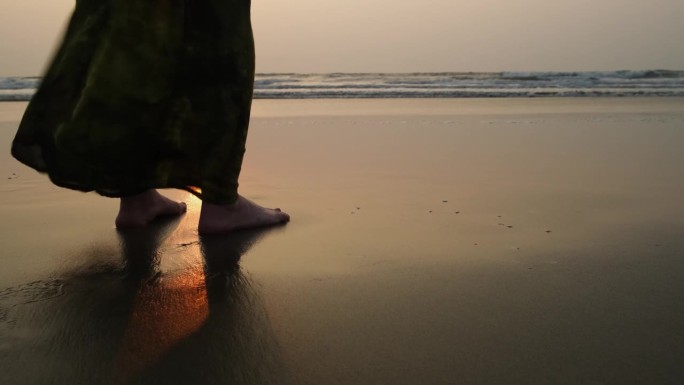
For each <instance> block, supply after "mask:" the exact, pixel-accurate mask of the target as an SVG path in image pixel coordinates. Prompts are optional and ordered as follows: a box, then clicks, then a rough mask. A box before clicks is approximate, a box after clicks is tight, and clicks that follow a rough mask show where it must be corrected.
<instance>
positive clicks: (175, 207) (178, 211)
mask: <svg viewBox="0 0 684 385" xmlns="http://www.w3.org/2000/svg"><path fill="white" fill-rule="evenodd" d="M120 202H121V203H120V205H119V215H117V216H116V220H115V221H114V223H115V224H116V227H117V228H119V229H122V228H130V227H141V226H145V225H147V224H149V223H150V222H152V221H153V220H155V219H156V218H158V217H162V216H177V215H182V214H183V213H185V211H186V206H185V203H184V202H175V201H172V200H171V199H169V198H167V197H165V196H163V195H161V194H160V193H158V192H157V190H147V191H145V192H143V193H141V194H138V195H134V196H131V197H123V198H121V201H120Z"/></svg>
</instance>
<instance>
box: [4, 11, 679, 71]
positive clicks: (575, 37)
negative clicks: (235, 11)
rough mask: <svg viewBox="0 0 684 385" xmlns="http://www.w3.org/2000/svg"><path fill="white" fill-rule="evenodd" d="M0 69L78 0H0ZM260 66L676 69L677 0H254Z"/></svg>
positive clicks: (38, 61)
mask: <svg viewBox="0 0 684 385" xmlns="http://www.w3.org/2000/svg"><path fill="white" fill-rule="evenodd" d="M2 1H3V3H4V4H3V5H2V13H0V36H1V37H0V76H23V75H39V74H40V73H41V72H42V68H44V66H45V62H46V60H47V59H48V58H49V56H50V53H51V51H52V50H53V47H54V44H55V42H56V40H57V39H58V37H59V35H60V33H61V30H62V29H63V26H64V23H65V22H66V20H67V18H68V15H69V13H70V11H71V8H72V7H73V4H74V0H21V1H11V0H2ZM252 20H253V24H254V30H255V37H256V41H257V71H258V72H423V71H503V70H511V71H528V70H530V71H534V70H536V71H539V70H548V71H582V70H617V69H656V68H662V69H684V45H683V44H682V43H681V38H682V37H683V36H684V22H682V20H684V1H682V0H650V1H643V0H591V1H590V0H551V1H550V0H420V1H416V0H411V1H409V0H288V1H284V0H253V2H252Z"/></svg>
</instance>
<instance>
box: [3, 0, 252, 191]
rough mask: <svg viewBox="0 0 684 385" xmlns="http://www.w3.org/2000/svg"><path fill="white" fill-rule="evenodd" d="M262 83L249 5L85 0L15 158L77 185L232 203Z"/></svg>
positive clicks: (32, 108)
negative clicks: (174, 191)
mask: <svg viewBox="0 0 684 385" xmlns="http://www.w3.org/2000/svg"><path fill="white" fill-rule="evenodd" d="M253 85H254V41H253V38H252V29H251V24H250V0H144V1H138V0H77V3H76V8H75V11H74V14H73V16H72V18H71V21H70V23H69V26H68V29H67V31H66V35H65V37H64V40H63V42H62V44H61V46H60V48H59V50H58V51H57V54H56V56H55V58H54V59H53V61H52V63H51V65H50V67H49V69H48V71H47V73H46V75H45V77H44V79H43V81H42V83H41V86H40V87H39V89H38V91H37V92H36V94H35V95H34V97H33V99H32V100H31V102H30V103H29V106H28V108H27V110H26V112H25V114H24V118H23V119H22V122H21V124H20V126H19V130H18V132H17V135H16V137H15V139H14V142H13V144H12V154H13V155H14V156H15V157H16V158H17V159H18V160H19V161H21V162H23V163H25V164H27V165H28V166H30V167H33V168H34V169H36V170H38V171H41V172H46V173H47V174H48V175H49V176H50V179H51V180H52V182H53V183H55V184H57V185H59V186H62V187H67V188H71V189H75V190H80V191H97V192H98V193H99V194H101V195H105V196H111V197H121V196H130V195H135V194H138V193H141V192H143V191H145V190H148V189H152V188H179V189H185V190H187V191H190V192H192V193H193V194H195V195H197V196H199V197H200V198H202V199H203V200H205V201H207V202H210V203H216V204H224V203H231V202H234V201H235V199H237V180H238V176H239V173H240V167H241V164H242V157H243V154H244V151H245V140H246V137H247V127H248V124H249V113H250V107H251V102H252V91H253Z"/></svg>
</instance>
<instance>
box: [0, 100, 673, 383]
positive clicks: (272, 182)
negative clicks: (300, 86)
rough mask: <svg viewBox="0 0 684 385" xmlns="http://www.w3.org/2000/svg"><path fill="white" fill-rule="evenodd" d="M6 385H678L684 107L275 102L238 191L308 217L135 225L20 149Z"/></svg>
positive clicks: (8, 279) (1, 123)
mask: <svg viewBox="0 0 684 385" xmlns="http://www.w3.org/2000/svg"><path fill="white" fill-rule="evenodd" d="M25 107H26V103H25V102H6V103H0V148H3V149H4V151H2V152H0V196H1V197H2V199H0V217H1V218H2V221H0V259H1V261H2V267H1V268H0V383H1V384H5V385H14V384H109V383H111V384H312V385H314V384H316V385H318V384H326V385H334V384H345V385H346V384H393V385H400V384H616V385H617V384H620V385H624V384H677V383H680V382H681V380H682V378H684V365H682V361H683V359H684V279H682V277H684V199H683V197H684V151H683V150H682V145H683V144H684V99H682V98H676V97H672V98H659V97H650V98H637V97H634V98H589V97H587V98H510V99H497V98H490V99H391V100H390V99H373V100H361V99H350V100H344V99H336V100H326V99H314V100H264V99H260V100H255V101H254V105H253V111H252V123H251V126H250V134H249V139H248V144H247V155H246V158H245V163H244V165H243V171H242V177H241V181H240V184H241V187H240V192H241V194H243V195H245V196H246V197H248V198H250V199H254V200H255V201H258V202H260V203H261V204H263V205H265V206H267V207H276V206H277V207H281V208H283V209H284V210H286V211H287V212H289V213H290V214H291V216H292V221H291V222H290V223H289V224H287V225H285V226H280V227H277V228H274V229H269V230H261V231H258V230H255V231H244V232H238V233H235V234H232V235H228V236H214V237H199V236H198V234H197V231H196V225H197V219H198V214H199V207H200V202H199V201H198V200H197V198H195V197H194V196H192V195H190V194H188V193H186V192H180V191H163V193H164V194H166V195H168V196H171V197H174V198H176V199H181V200H184V201H186V202H187V204H188V208H189V210H188V213H187V214H186V215H184V216H183V217H181V218H178V219H169V220H162V221H159V222H156V223H155V224H154V225H152V226H149V227H147V228H144V229H139V230H127V231H117V230H116V229H115V228H114V223H113V220H114V216H115V214H116V211H117V208H118V203H117V201H116V200H113V199H106V198H102V197H99V196H97V195H96V194H93V193H87V194H86V193H79V192H74V191H70V190H65V189H60V188H57V187H55V186H53V185H52V184H50V182H49V180H48V179H47V177H46V176H44V175H41V174H38V173H36V172H35V171H33V170H31V169H29V168H27V167H25V166H23V165H21V164H20V163H18V162H17V161H15V160H14V159H13V158H11V156H10V154H9V148H10V144H11V140H12V138H13V136H14V133H15V131H16V128H17V126H18V124H19V120H20V119H21V116H22V113H23V110H24V109H25Z"/></svg>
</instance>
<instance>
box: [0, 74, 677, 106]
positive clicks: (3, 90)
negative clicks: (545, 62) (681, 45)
mask: <svg viewBox="0 0 684 385" xmlns="http://www.w3.org/2000/svg"><path fill="white" fill-rule="evenodd" d="M40 81H41V79H40V78H39V77H4V78H0V101H20V100H29V99H30V98H31V96H32V95H33V94H34V92H35V90H36V88H37V87H38V85H39V84H40ZM541 96H546V97H567V96H572V97H582V96H591V97H627V96H684V71H671V70H645V71H594V72H441V73H328V74H297V73H264V74H257V75H256V79H255V90H254V97H255V98H262V99H316V98H464V97H480V98H483V97H541Z"/></svg>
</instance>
